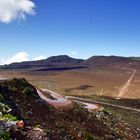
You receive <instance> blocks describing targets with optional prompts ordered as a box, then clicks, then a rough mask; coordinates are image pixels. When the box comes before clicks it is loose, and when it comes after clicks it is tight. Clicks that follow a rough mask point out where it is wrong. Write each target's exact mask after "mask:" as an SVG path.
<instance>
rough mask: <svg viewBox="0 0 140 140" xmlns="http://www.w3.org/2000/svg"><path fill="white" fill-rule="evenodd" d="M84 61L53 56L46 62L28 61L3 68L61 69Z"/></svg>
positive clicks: (65, 56) (64, 56) (63, 56)
mask: <svg viewBox="0 0 140 140" xmlns="http://www.w3.org/2000/svg"><path fill="white" fill-rule="evenodd" d="M82 61H83V60H82V59H75V58H71V57H69V56H67V55H59V56H52V57H49V58H47V59H44V60H39V61H26V62H21V63H12V64H10V65H5V66H3V67H1V68H7V69H21V68H23V69H24V68H38V67H42V68H44V67H45V68H46V67H54V66H55V67H57V66H58V67H60V66H63V67H65V66H69V65H70V66H74V65H76V64H79V63H80V62H82Z"/></svg>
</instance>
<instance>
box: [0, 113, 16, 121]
mask: <svg viewBox="0 0 140 140" xmlns="http://www.w3.org/2000/svg"><path fill="white" fill-rule="evenodd" d="M1 119H2V120H7V121H8V120H10V121H17V118H16V117H14V116H12V115H11V114H5V115H4V116H3V117H2V118H1Z"/></svg>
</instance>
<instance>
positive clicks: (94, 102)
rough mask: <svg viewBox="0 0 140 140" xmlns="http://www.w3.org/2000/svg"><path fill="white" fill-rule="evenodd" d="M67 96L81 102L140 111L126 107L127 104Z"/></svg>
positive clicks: (139, 110)
mask: <svg viewBox="0 0 140 140" xmlns="http://www.w3.org/2000/svg"><path fill="white" fill-rule="evenodd" d="M66 98H68V99H71V100H75V101H80V102H86V103H92V104H100V105H106V106H112V107H117V108H120V109H126V110H130V111H136V112H140V109H136V108H131V107H126V106H121V105H115V104H111V103H105V102H101V101H95V100H89V99H83V98H80V97H74V96H66Z"/></svg>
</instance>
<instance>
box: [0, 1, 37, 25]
mask: <svg viewBox="0 0 140 140" xmlns="http://www.w3.org/2000/svg"><path fill="white" fill-rule="evenodd" d="M34 8H35V3H34V2H32V1H31V0H0V22H4V23H10V22H11V21H13V20H21V19H25V18H26V15H34V13H35V12H34Z"/></svg>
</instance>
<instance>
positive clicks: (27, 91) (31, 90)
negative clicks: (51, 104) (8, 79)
mask: <svg viewBox="0 0 140 140" xmlns="http://www.w3.org/2000/svg"><path fill="white" fill-rule="evenodd" d="M23 93H24V94H25V95H27V96H33V89H31V88H30V87H25V88H24V90H23Z"/></svg>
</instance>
